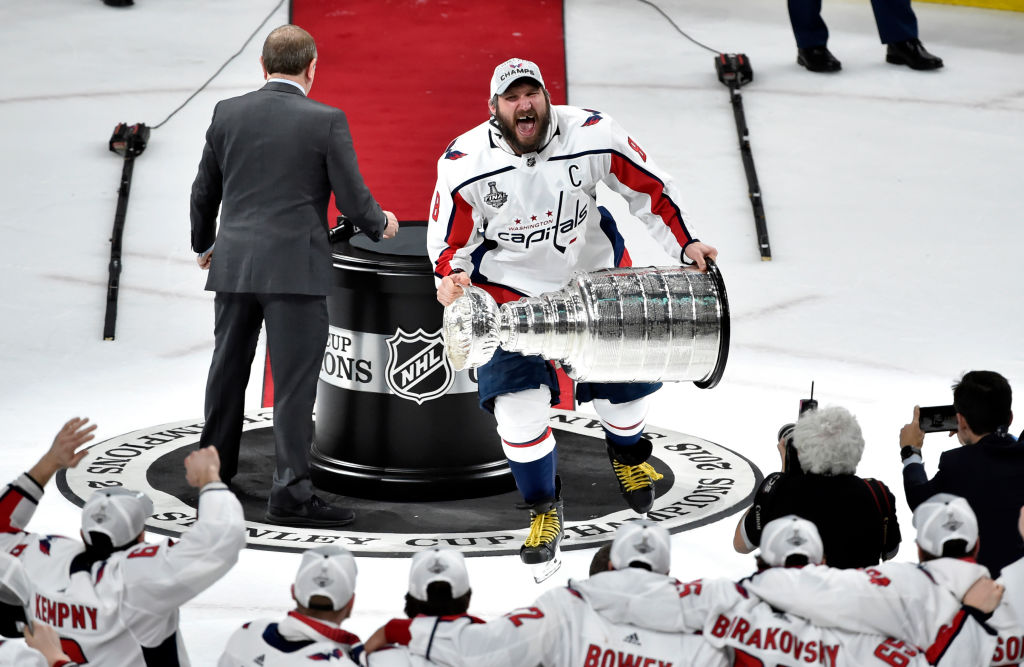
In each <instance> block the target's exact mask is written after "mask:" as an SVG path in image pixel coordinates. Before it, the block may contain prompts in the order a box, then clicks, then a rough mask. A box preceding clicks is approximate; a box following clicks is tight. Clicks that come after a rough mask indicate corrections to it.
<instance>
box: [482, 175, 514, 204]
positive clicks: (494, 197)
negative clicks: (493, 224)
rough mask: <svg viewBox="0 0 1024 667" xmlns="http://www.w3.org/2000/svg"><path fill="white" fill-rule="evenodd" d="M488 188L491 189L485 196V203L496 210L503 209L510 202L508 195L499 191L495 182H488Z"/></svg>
mask: <svg viewBox="0 0 1024 667" xmlns="http://www.w3.org/2000/svg"><path fill="white" fill-rule="evenodd" d="M487 187H489V188H490V189H491V191H490V192H488V193H487V194H485V195H484V201H485V202H487V203H488V204H490V205H491V206H493V207H494V208H501V207H502V206H504V205H505V202H507V201H508V194H506V193H504V192H502V191H501V190H499V189H498V187H497V185H496V183H495V181H487Z"/></svg>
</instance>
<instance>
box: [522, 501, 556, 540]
mask: <svg viewBox="0 0 1024 667" xmlns="http://www.w3.org/2000/svg"><path fill="white" fill-rule="evenodd" d="M561 529H562V524H561V522H560V521H559V520H558V510H557V509H555V508H553V507H552V508H551V509H549V510H548V511H547V512H544V513H542V514H538V515H536V516H535V517H533V520H532V521H531V522H530V534H529V535H527V536H526V542H525V543H524V546H527V547H539V546H540V545H542V544H546V543H549V542H554V541H555V540H556V539H558V533H559V532H561Z"/></svg>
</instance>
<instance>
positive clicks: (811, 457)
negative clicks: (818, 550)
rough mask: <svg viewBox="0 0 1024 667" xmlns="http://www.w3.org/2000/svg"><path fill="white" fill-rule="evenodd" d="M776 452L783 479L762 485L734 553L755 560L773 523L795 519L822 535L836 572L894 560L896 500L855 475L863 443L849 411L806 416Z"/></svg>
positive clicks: (784, 434)
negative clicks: (808, 523)
mask: <svg viewBox="0 0 1024 667" xmlns="http://www.w3.org/2000/svg"><path fill="white" fill-rule="evenodd" d="M778 448H779V454H780V456H781V457H782V471H781V472H776V473H772V474H771V475H768V476H767V477H766V478H765V480H764V482H762V484H761V486H760V487H759V488H758V490H757V493H756V494H755V496H754V503H753V506H752V507H751V508H750V509H749V510H747V513H746V514H744V516H743V518H741V519H740V521H739V524H738V525H737V526H736V535H735V538H734V540H733V546H734V547H735V548H736V550H737V551H739V552H740V553H750V552H752V551H753V550H754V549H756V548H757V546H758V544H759V543H760V539H761V531H762V530H763V529H764V526H765V525H766V524H767V523H768V522H769V521H771V520H772V519H777V518H779V517H781V516H785V515H787V514H796V515H797V516H801V517H803V518H805V519H808V520H809V521H811V522H812V523H813V524H814V525H815V526H816V527H817V528H818V532H819V533H820V534H821V539H822V542H823V543H824V545H825V557H826V559H827V561H828V563H829V565H831V566H833V567H838V568H847V567H870V566H872V565H877V564H878V562H879V561H880V560H888V559H890V558H892V557H893V556H895V555H896V552H897V551H898V550H899V544H900V539H901V537H900V527H899V522H898V520H897V518H896V499H895V498H894V496H893V494H892V492H891V491H890V490H889V488H888V487H887V486H886V485H885V484H883V483H882V482H880V481H878V480H876V479H870V478H861V477H858V476H857V475H856V471H857V464H858V463H859V462H860V457H861V454H862V453H863V452H864V437H863V435H862V434H861V430H860V425H859V424H858V423H857V419H856V418H855V417H854V416H853V415H852V414H850V412H849V411H848V410H846V409H845V408H841V407H838V406H833V407H825V408H822V409H820V410H808V411H806V412H804V413H803V414H801V415H800V419H798V420H797V422H796V424H795V425H791V424H787V425H786V426H784V427H783V428H782V430H780V432H779V443H778Z"/></svg>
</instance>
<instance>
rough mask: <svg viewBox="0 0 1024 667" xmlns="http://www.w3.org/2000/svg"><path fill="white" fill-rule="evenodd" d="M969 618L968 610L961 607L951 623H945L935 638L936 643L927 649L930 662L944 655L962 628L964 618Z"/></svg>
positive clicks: (936, 660) (926, 654) (932, 663)
mask: <svg viewBox="0 0 1024 667" xmlns="http://www.w3.org/2000/svg"><path fill="white" fill-rule="evenodd" d="M966 618H967V612H966V611H964V610H963V609H961V610H960V611H958V612H957V614H956V616H954V617H953V620H952V621H950V622H949V625H944V626H942V628H940V629H939V635H938V636H937V637H936V638H935V643H934V644H932V645H931V646H929V647H928V650H927V651H925V657H926V658H928V664H931V665H934V664H936V663H937V662H938V661H939V658H941V657H942V654H943V653H945V652H946V649H947V648H949V645H950V643H952V641H953V638H954V637H956V635H957V633H958V632H960V628H961V627H962V626H963V624H964V619H966Z"/></svg>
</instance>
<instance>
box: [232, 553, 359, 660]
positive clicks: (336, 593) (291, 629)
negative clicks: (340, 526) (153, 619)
mask: <svg viewBox="0 0 1024 667" xmlns="http://www.w3.org/2000/svg"><path fill="white" fill-rule="evenodd" d="M355 590H356V561H355V558H353V557H352V554H351V552H349V551H348V550H347V549H344V548H342V547H340V546H337V545H327V546H322V547H317V548H315V549H309V550H308V551H306V552H305V553H303V554H302V562H301V563H300V564H299V570H298V572H297V573H296V574H295V583H294V584H292V599H293V600H295V605H296V606H295V609H294V610H292V611H290V612H288V615H287V616H285V617H284V618H283V619H280V620H276V619H263V620H258V621H251V622H249V623H246V624H245V625H243V626H242V627H241V628H239V629H238V630H235V632H234V634H232V635H231V638H230V639H228V643H227V646H226V647H225V648H224V653H223V654H222V655H221V656H220V660H219V661H218V662H217V665H218V667H249V666H250V665H263V666H264V667H277V666H282V667H283V666H284V665H308V664H310V662H311V661H312V662H326V663H328V664H331V665H340V666H341V667H344V666H345V665H350V666H354V665H355V664H356V661H357V660H358V659H359V654H360V653H361V652H362V642H360V641H359V637H357V636H356V635H354V634H352V633H351V632H348V631H347V630H343V629H341V623H342V622H343V621H344V620H345V619H346V618H348V617H349V616H351V615H352V605H353V604H354V603H355Z"/></svg>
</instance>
